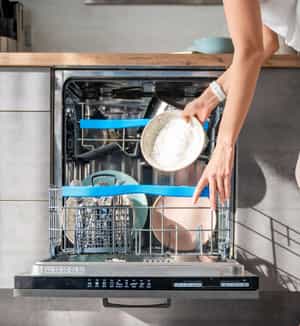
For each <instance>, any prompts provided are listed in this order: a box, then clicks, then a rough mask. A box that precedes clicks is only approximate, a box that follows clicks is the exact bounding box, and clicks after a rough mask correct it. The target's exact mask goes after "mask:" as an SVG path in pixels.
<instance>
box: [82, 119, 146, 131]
mask: <svg viewBox="0 0 300 326" xmlns="http://www.w3.org/2000/svg"><path fill="white" fill-rule="evenodd" d="M149 121H150V119H106V120H96V119H81V120H80V128H81V129H123V128H139V127H145V126H146V125H147V124H148V123H149Z"/></svg>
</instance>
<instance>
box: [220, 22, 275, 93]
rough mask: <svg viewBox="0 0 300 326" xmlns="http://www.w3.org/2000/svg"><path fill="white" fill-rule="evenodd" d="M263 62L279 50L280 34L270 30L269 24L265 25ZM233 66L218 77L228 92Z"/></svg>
mask: <svg viewBox="0 0 300 326" xmlns="http://www.w3.org/2000/svg"><path fill="white" fill-rule="evenodd" d="M262 32H263V48H264V52H263V62H266V61H268V60H269V59H270V58H271V56H272V55H273V54H274V53H275V52H276V51H277V50H278V47H279V42H278V35H277V34H276V33H274V32H273V31H272V30H270V29H269V28H268V27H267V26H263V31H262ZM230 75H231V66H230V67H229V68H228V69H227V70H226V71H225V72H224V73H223V74H222V75H221V76H220V77H219V78H218V80H217V82H218V84H219V85H220V86H221V87H222V89H223V90H224V92H225V94H228V92H229V88H230Z"/></svg>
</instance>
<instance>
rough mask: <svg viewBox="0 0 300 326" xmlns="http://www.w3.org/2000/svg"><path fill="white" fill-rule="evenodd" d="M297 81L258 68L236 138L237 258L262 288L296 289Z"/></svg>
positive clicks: (299, 238)
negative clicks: (250, 101) (251, 97)
mask: <svg viewBox="0 0 300 326" xmlns="http://www.w3.org/2000/svg"><path fill="white" fill-rule="evenodd" d="M299 80H300V70H299V69H298V70H297V69H265V70H263V71H262V74H261V77H260V80H259V82H258V86H257V90H256V95H255V99H254V102H253V105H252V108H251V110H250V113H249V116H248V118H247V121H246V124H245V127H244V128H243V130H242V132H241V136H240V140H239V154H238V158H239V161H238V168H239V171H238V172H239V173H238V175H239V187H238V196H239V201H238V206H239V210H238V216H237V224H236V227H237V229H236V236H237V239H236V240H237V242H236V244H237V249H238V258H239V259H240V261H241V262H243V263H244V264H245V265H246V267H247V269H248V270H249V271H250V272H253V273H256V274H258V275H259V276H260V284H261V289H262V290H263V289H266V290H284V289H290V290H292V291H295V290H298V291H299V290H300V218H299V212H300V190H299V188H298V186H297V183H296V178H295V168H296V165H297V160H298V157H299V152H300V131H299V130H300V129H299V123H300V109H299V108H300V93H299V85H300V82H299Z"/></svg>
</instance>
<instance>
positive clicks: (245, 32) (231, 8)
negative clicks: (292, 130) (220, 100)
mask: <svg viewBox="0 0 300 326" xmlns="http://www.w3.org/2000/svg"><path fill="white" fill-rule="evenodd" d="M224 9H225V15H226V18H227V23H228V28H229V32H230V35H231V37H232V40H233V44H234V56H233V62H232V65H231V68H230V69H231V70H230V87H229V90H228V95H227V101H226V105H225V108H224V112H223V117H222V121H221V124H220V129H219V133H218V139H217V145H216V148H215V150H214V153H213V155H212V157H211V159H210V161H209V163H208V165H207V167H206V169H205V170H204V172H203V174H202V176H201V178H200V180H199V182H198V185H197V187H196V190H195V193H194V201H196V200H197V199H198V197H199V194H200V193H201V191H202V189H203V188H204V187H205V186H206V185H207V184H209V188H210V200H211V206H212V209H215V208H216V196H217V193H218V194H219V197H220V200H221V201H222V202H223V201H224V200H225V199H227V198H229V195H230V180H231V173H232V164H233V157H234V146H235V143H236V141H237V138H238V135H239V132H240V130H241V128H242V125H243V123H244V120H245V118H246V115H247V113H248V110H249V107H250V104H251V101H252V98H253V95H254V91H255V87H256V82H257V79H258V76H259V72H260V68H261V65H262V63H263V53H264V49H263V33H262V21H261V15H260V5H259V1H258V0H251V1H248V0H245V1H244V0H243V1H241V0H224Z"/></svg>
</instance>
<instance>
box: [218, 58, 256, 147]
mask: <svg viewBox="0 0 300 326" xmlns="http://www.w3.org/2000/svg"><path fill="white" fill-rule="evenodd" d="M261 65H262V57H261V55H260V54H259V53H257V54H256V53H255V54H253V55H252V56H249V57H248V58H240V57H235V58H234V59H233V63H232V66H231V70H230V85H231V86H230V88H229V90H228V95H227V101H226V105H225V108H224V113H223V117H222V121H221V125H220V130H219V134H218V144H221V143H222V144H227V145H229V146H233V145H234V144H235V143H236V140H237V138H238V135H239V132H240V130H241V127H242V125H243V123H244V121H245V118H246V116H247V113H248V111H249V108H250V104H251V101H252V98H253V95H254V91H255V86H256V82H257V79H258V76H259V72H260V68H261Z"/></svg>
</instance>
